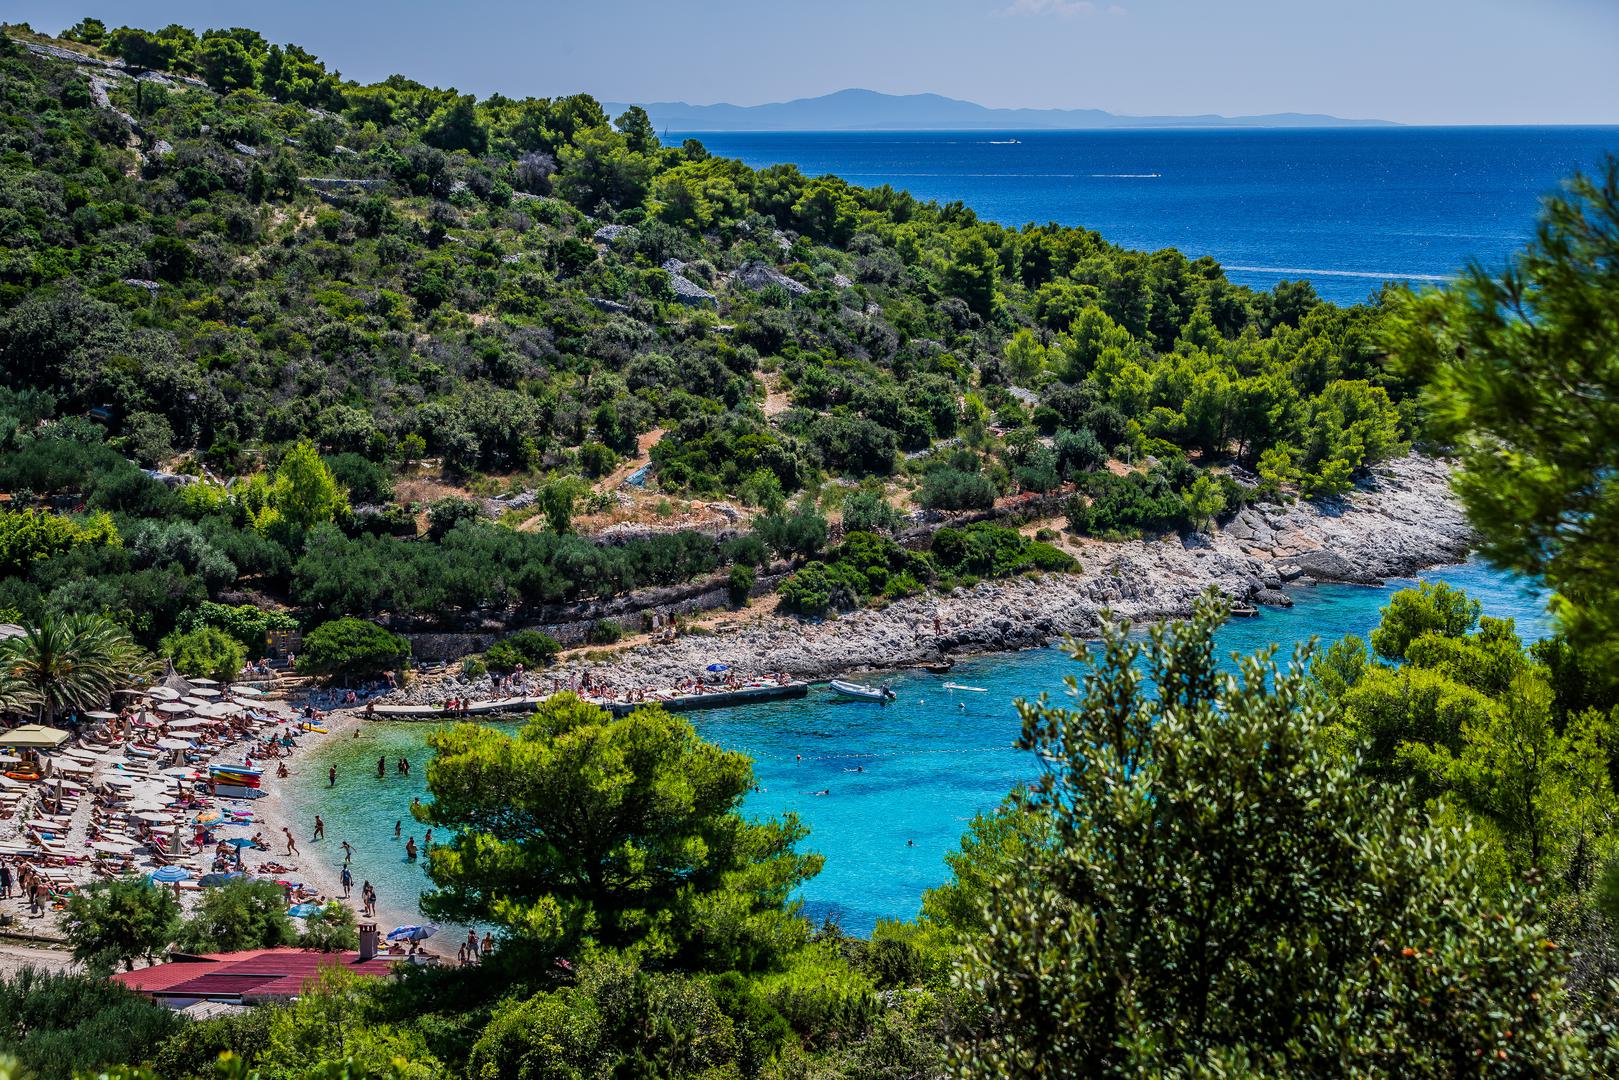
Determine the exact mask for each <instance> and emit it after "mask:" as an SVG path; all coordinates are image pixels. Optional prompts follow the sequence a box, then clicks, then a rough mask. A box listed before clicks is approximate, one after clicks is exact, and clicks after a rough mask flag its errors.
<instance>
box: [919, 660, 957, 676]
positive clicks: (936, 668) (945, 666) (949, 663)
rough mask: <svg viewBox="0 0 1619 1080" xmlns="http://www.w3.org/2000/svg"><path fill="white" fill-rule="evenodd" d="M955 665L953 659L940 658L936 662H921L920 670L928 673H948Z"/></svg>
mask: <svg viewBox="0 0 1619 1080" xmlns="http://www.w3.org/2000/svg"><path fill="white" fill-rule="evenodd" d="M955 666H956V662H955V661H954V660H940V661H939V662H938V663H937V664H923V665H922V670H923V671H926V672H927V673H928V674H930V675H948V674H950V669H951V668H953V667H955Z"/></svg>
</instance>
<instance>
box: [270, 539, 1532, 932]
mask: <svg viewBox="0 0 1619 1080" xmlns="http://www.w3.org/2000/svg"><path fill="white" fill-rule="evenodd" d="M1422 578H1423V579H1424V580H1430V581H1445V582H1448V583H1450V584H1452V585H1455V586H1457V587H1459V588H1461V589H1463V590H1465V591H1466V592H1467V593H1468V595H1470V596H1472V597H1473V598H1474V599H1476V600H1479V601H1481V602H1482V604H1483V606H1484V612H1485V614H1487V615H1493V616H1496V617H1500V618H1505V617H1510V618H1513V619H1515V620H1516V621H1517V628H1518V634H1519V636H1520V637H1522V638H1524V639H1525V640H1526V641H1527V640H1532V639H1536V638H1539V637H1543V636H1545V635H1546V634H1548V633H1549V632H1550V631H1551V621H1550V618H1549V617H1548V616H1547V614H1546V599H1547V594H1546V592H1545V591H1544V590H1543V589H1541V588H1539V587H1537V586H1535V585H1534V584H1533V583H1529V582H1526V581H1524V580H1523V579H1522V578H1519V577H1515V576H1513V575H1509V574H1505V573H1502V572H1501V571H1498V570H1495V569H1493V568H1491V567H1488V566H1486V565H1485V564H1483V563H1482V562H1477V561H1474V562H1468V563H1463V564H1459V565H1456V566H1449V567H1440V568H1436V569H1434V570H1431V571H1428V572H1426V573H1424V574H1423V575H1422ZM1412 584H1413V581H1412V580H1411V579H1394V580H1390V581H1388V582H1386V583H1385V584H1384V585H1382V586H1377V587H1367V586H1355V585H1319V586H1312V587H1307V588H1301V589H1296V590H1294V591H1293V592H1292V594H1291V595H1292V597H1293V601H1294V603H1293V606H1292V607H1291V608H1266V609H1262V610H1261V611H1260V613H1259V614H1258V615H1257V616H1255V617H1253V618H1246V619H1233V620H1231V621H1230V622H1229V623H1228V624H1227V625H1226V626H1225V627H1224V628H1223V629H1222V630H1221V633H1220V637H1219V643H1218V644H1219V653H1220V655H1221V657H1222V658H1223V659H1225V661H1226V662H1227V663H1229V657H1230V654H1232V653H1239V654H1247V653H1251V652H1254V651H1255V650H1257V649H1260V648H1263V647H1265V646H1267V645H1271V644H1275V645H1277V646H1278V655H1279V658H1281V657H1284V656H1285V655H1286V654H1288V653H1290V651H1291V650H1292V648H1293V647H1294V645H1295V644H1300V643H1304V642H1308V641H1309V640H1311V639H1312V638H1315V639H1317V640H1319V641H1320V642H1322V643H1323V644H1326V643H1329V642H1332V641H1335V640H1337V639H1338V638H1340V637H1343V636H1344V635H1346V634H1360V635H1362V636H1364V635H1365V634H1367V633H1368V632H1369V631H1370V630H1371V629H1372V627H1374V626H1376V625H1377V621H1378V617H1379V615H1378V613H1379V610H1380V609H1381V608H1382V607H1383V606H1384V605H1385V604H1386V603H1387V602H1388V598H1389V597H1390V596H1391V595H1392V594H1393V593H1394V592H1396V591H1398V590H1399V589H1402V588H1408V587H1410V586H1411V585H1412ZM1082 670H1083V669H1082V668H1081V666H1080V665H1079V664H1076V663H1075V662H1074V661H1073V660H1072V659H1070V658H1069V657H1068V655H1067V654H1066V653H1065V652H1063V651H1062V650H1061V649H1060V648H1057V647H1051V648H1045V649H1032V650H1028V651H1025V652H1019V653H1010V654H997V655H992V656H982V657H975V658H972V659H968V660H962V661H960V662H958V663H957V664H956V667H955V670H954V671H952V672H951V673H950V674H949V675H948V676H937V675H929V674H925V673H922V672H909V671H907V672H901V673H897V674H894V675H892V676H888V677H885V678H882V679H880V680H879V679H867V680H864V681H868V682H877V681H881V682H883V683H886V684H887V685H889V686H891V687H892V688H893V689H894V691H895V693H896V695H897V700H896V701H895V702H893V703H892V704H890V705H887V706H882V707H879V706H875V705H867V704H863V703H858V702H845V701H840V700H837V699H836V698H834V697H833V695H832V694H831V693H829V692H828V691H826V690H824V689H820V688H817V689H815V690H813V691H812V692H811V693H810V695H809V697H807V698H803V699H800V700H796V701H787V702H778V703H771V704H765V705H753V706H747V707H739V708H732V709H717V710H713V711H711V712H697V713H691V714H688V715H689V717H690V719H691V720H692V722H693V723H694V724H695V725H696V727H697V730H698V732H699V734H701V735H702V736H703V737H704V738H706V739H709V740H712V741H713V742H715V743H718V744H719V745H721V746H723V747H725V748H727V749H732V750H740V751H743V752H744V753H746V754H748V755H749V756H750V757H751V758H753V760H754V771H755V779H756V782H757V783H758V785H759V787H760V790H759V791H758V792H756V793H754V794H752V795H750V796H749V797H748V799H747V801H746V804H745V810H746V812H747V813H749V814H752V815H756V816H773V815H778V814H781V813H784V812H786V811H792V812H793V813H796V814H798V816H799V817H800V818H801V819H802V820H803V822H804V823H805V824H806V825H808V826H809V828H810V835H809V839H808V840H807V841H806V842H805V846H806V847H807V848H808V849H809V850H814V851H818V852H820V853H821V854H822V855H824V856H825V857H826V868H825V869H824V870H823V871H822V872H821V874H820V875H819V876H818V877H816V878H814V879H813V880H811V881H810V882H809V883H808V884H806V885H805V886H804V888H803V890H802V899H803V901H804V911H805V914H806V915H807V916H808V917H809V918H811V919H812V920H814V921H816V922H819V921H820V920H821V919H823V918H826V917H831V918H833V919H835V920H836V921H837V922H838V923H839V924H841V925H842V927H843V928H844V929H845V930H847V931H849V932H851V933H855V934H862V935H863V934H866V933H869V932H870V931H871V929H872V927H873V926H874V925H875V924H876V922H877V920H879V919H890V918H901V919H903V918H911V917H913V916H915V915H916V913H917V912H918V910H920V907H921V897H922V893H923V891H924V890H925V889H928V888H931V887H933V886H935V885H938V884H940V883H941V882H943V881H944V880H945V878H946V877H947V875H948V868H947V867H946V866H945V863H944V856H945V855H946V854H947V853H948V852H950V851H952V850H954V849H955V848H956V846H957V845H958V844H959V842H960V839H961V836H962V834H963V833H964V832H965V831H966V830H967V827H968V825H969V823H970V822H971V821H972V819H973V817H974V815H976V814H979V813H982V812H984V811H987V810H992V809H994V807H995V806H996V805H997V804H998V803H999V802H1000V801H1001V800H1002V799H1003V798H1004V797H1005V795H1006V793H1007V792H1009V791H1010V790H1011V789H1012V788H1013V787H1015V786H1017V785H1018V784H1019V783H1022V782H1025V781H1027V780H1029V779H1030V778H1031V777H1033V776H1034V775H1035V774H1036V770H1037V765H1036V763H1035V761H1034V759H1033V757H1032V755H1029V754H1025V753H1022V752H1019V751H1017V750H1015V749H1013V748H1012V743H1013V740H1014V739H1015V738H1016V737H1017V734H1018V730H1019V722H1018V718H1017V713H1016V710H1015V709H1014V708H1013V702H1014V701H1015V700H1016V699H1017V698H1020V697H1021V698H1034V697H1037V696H1038V695H1039V694H1041V693H1042V692H1044V693H1047V694H1050V695H1051V696H1052V697H1054V698H1055V697H1058V696H1060V695H1061V693H1062V691H1063V685H1062V680H1063V677H1064V676H1066V675H1069V674H1078V673H1079V672H1081V671H1082ZM946 682H953V683H960V684H963V685H967V686H974V687H982V688H983V689H984V692H983V693H973V692H966V691H952V690H947V689H945V687H944V684H945V683H946ZM504 726H507V727H510V726H515V725H504ZM429 730H431V727H430V725H426V724H414V723H401V722H389V723H375V724H369V725H367V726H366V730H365V735H366V736H367V737H366V738H362V739H357V740H356V739H334V740H331V741H329V742H327V743H326V744H325V745H323V746H321V747H319V748H317V749H316V750H315V751H314V752H313V753H312V754H310V755H309V757H308V759H307V762H306V763H305V764H304V765H303V766H302V767H301V768H300V769H299V770H298V774H297V775H296V777H295V778H294V780H293V781H292V783H293V786H292V787H291V788H289V790H288V791H287V801H288V809H289V810H290V811H291V812H292V813H294V814H295V815H297V816H299V817H300V818H302V819H303V820H306V821H307V820H312V818H313V815H314V814H316V813H319V814H320V815H321V816H322V817H323V818H324V819H325V820H326V822H327V835H328V836H331V837H333V838H335V839H344V838H346V839H348V840H349V841H350V842H351V843H353V845H354V848H355V867H356V871H355V876H356V878H359V877H366V878H369V879H370V880H371V881H372V882H374V883H375V884H376V887H377V889H378V891H379V893H381V894H383V895H384V896H385V897H398V898H404V897H409V896H414V895H419V894H420V892H421V890H422V889H423V888H425V887H426V886H427V879H426V875H425V874H424V873H423V871H422V868H421V866H420V864H416V863H409V862H406V861H405V859H404V857H403V853H402V851H401V845H400V844H399V843H397V842H395V841H394V839H393V828H394V822H396V821H399V820H403V822H404V826H403V828H404V834H405V835H406V836H409V835H412V834H414V835H416V836H417V838H418V843H420V836H421V831H422V827H421V825H420V824H418V823H417V822H415V821H414V820H413V819H412V818H411V817H410V813H409V807H410V801H411V799H412V798H413V797H416V796H424V797H425V773H426V764H427V753H426V750H425V748H424V743H425V736H426V734H427V732H428V731H429ZM381 755H386V756H387V758H388V761H389V763H390V766H391V763H392V762H393V761H394V760H395V759H397V758H399V757H405V758H408V759H409V760H410V762H411V766H412V768H411V774H410V776H409V777H408V778H406V777H400V776H397V775H396V774H395V773H394V772H393V771H392V769H391V768H390V770H389V775H388V777H387V778H386V779H384V780H380V781H379V780H376V779H375V773H376V759H377V758H378V756H381ZM332 765H335V766H337V769H338V772H339V774H340V776H341V777H342V780H341V782H339V783H338V785H337V786H336V787H334V788H328V787H327V786H326V779H325V778H326V771H327V769H328V768H329V767H330V766H332ZM818 791H826V792H827V794H825V795H815V794H813V793H814V792H818ZM306 857H309V856H306Z"/></svg>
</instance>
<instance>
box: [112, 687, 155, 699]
mask: <svg viewBox="0 0 1619 1080" xmlns="http://www.w3.org/2000/svg"><path fill="white" fill-rule="evenodd" d="M113 693H115V694H128V695H129V696H130V697H147V696H148V695H150V694H151V691H150V690H142V689H137V688H136V687H133V686H128V687H125V688H123V689H121V690H114V691H113Z"/></svg>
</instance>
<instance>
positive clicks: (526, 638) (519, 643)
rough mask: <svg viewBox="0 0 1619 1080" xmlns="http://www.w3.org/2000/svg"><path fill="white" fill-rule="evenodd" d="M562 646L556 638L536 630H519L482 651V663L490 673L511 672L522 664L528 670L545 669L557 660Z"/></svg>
mask: <svg viewBox="0 0 1619 1080" xmlns="http://www.w3.org/2000/svg"><path fill="white" fill-rule="evenodd" d="M561 651H562V645H561V644H560V643H559V642H558V641H557V639H556V638H554V637H552V636H551V635H549V634H544V633H541V632H540V631H538V630H519V631H517V633H515V634H512V635H510V636H509V637H506V638H504V639H502V640H500V641H497V642H495V643H494V644H493V645H491V646H489V648H488V649H486V650H485V651H484V654H483V661H484V663H485V664H486V665H488V667H489V670H491V671H511V670H513V669H515V668H516V667H517V665H518V664H522V665H523V666H524V667H525V668H528V669H530V670H534V669H538V668H542V667H545V666H546V665H547V664H549V663H550V662H551V661H553V660H555V659H556V658H557V654H558V653H560V652H561Z"/></svg>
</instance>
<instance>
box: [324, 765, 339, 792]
mask: <svg viewBox="0 0 1619 1080" xmlns="http://www.w3.org/2000/svg"><path fill="white" fill-rule="evenodd" d="M326 786H327V787H336V786H337V766H336V765H333V766H332V767H331V768H330V769H327V770H326Z"/></svg>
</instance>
